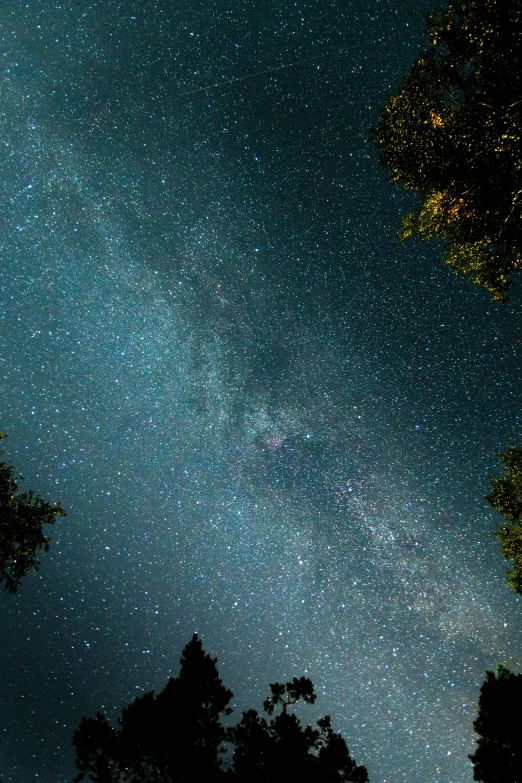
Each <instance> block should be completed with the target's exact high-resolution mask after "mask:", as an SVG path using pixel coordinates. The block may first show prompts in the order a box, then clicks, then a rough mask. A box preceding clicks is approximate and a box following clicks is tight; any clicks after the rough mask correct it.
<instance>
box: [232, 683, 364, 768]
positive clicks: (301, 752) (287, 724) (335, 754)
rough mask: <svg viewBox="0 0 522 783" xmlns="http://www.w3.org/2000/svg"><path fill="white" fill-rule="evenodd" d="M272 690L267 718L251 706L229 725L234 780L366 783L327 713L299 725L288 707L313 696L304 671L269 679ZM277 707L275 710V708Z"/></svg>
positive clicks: (265, 704) (266, 707)
mask: <svg viewBox="0 0 522 783" xmlns="http://www.w3.org/2000/svg"><path fill="white" fill-rule="evenodd" d="M270 690H271V692H272V695H271V696H269V697H268V698H267V699H266V700H265V702H264V704H263V706H264V709H265V712H267V713H268V715H270V716H271V715H274V713H275V716H274V717H273V718H272V719H271V720H270V721H269V722H268V721H267V720H266V719H265V718H263V717H260V716H259V714H258V713H257V712H256V711H255V710H249V711H248V712H244V713H243V717H242V720H241V722H240V723H239V724H238V725H237V726H236V727H235V728H233V729H232V730H231V732H230V736H231V739H232V741H233V742H234V744H235V750H234V754H233V767H232V769H233V773H234V777H235V779H237V780H239V781H245V782H246V781H252V783H269V782H270V783H286V781H288V780H303V781H317V783H334V782H335V781H353V783H366V781H367V780H368V773H367V771H366V768H365V767H363V766H357V765H356V764H355V762H354V761H353V760H352V759H351V757H350V754H349V752H348V748H347V746H346V742H345V741H344V739H343V738H342V737H341V735H340V734H336V733H334V731H333V730H332V727H331V720H330V717H329V716H325V717H324V718H321V719H320V720H319V721H317V726H318V728H313V727H312V726H302V725H301V722H300V721H299V720H298V718H297V717H296V716H295V715H294V714H293V713H290V712H289V711H288V707H289V706H291V705H294V704H296V703H297V702H298V701H299V700H300V699H302V700H303V701H304V702H305V703H306V704H313V703H314V702H315V699H316V695H315V692H314V687H313V684H312V681H311V680H309V679H307V678H306V677H301V678H300V679H297V677H294V679H293V681H292V682H288V683H286V685H282V684H280V683H273V684H271V685H270ZM279 707H280V708H281V711H280V712H279V711H278V708H279Z"/></svg>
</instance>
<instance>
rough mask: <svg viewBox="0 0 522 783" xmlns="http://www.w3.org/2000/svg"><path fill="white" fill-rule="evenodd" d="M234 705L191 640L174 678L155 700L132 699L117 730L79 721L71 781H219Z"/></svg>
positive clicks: (99, 720)
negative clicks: (226, 719) (226, 720)
mask: <svg viewBox="0 0 522 783" xmlns="http://www.w3.org/2000/svg"><path fill="white" fill-rule="evenodd" d="M231 698H232V693H231V691H229V690H227V689H226V688H225V687H224V685H223V683H222V682H221V680H220V679H219V675H218V671H217V668H216V659H215V658H211V657H210V656H209V655H208V654H207V653H205V652H204V651H203V648H202V643H201V640H200V639H198V637H197V635H196V634H195V635H194V637H193V638H192V640H191V641H190V642H189V643H188V644H187V646H186V647H185V649H184V650H183V654H182V656H181V669H180V673H179V677H177V678H175V679H174V678H171V679H170V680H169V681H168V683H167V685H166V687H165V688H164V689H163V690H162V691H161V692H160V693H159V694H158V695H157V696H155V695H154V691H151V692H149V693H145V694H144V695H143V696H140V697H138V698H137V699H135V701H133V702H132V703H131V704H130V705H129V706H128V707H126V708H125V709H124V710H123V711H122V716H121V718H120V719H119V721H118V723H119V727H118V729H113V728H111V726H110V725H109V723H108V721H107V719H106V718H105V716H103V715H101V714H100V713H98V714H97V715H96V718H94V719H93V718H83V719H82V722H81V724H80V726H79V728H78V729H77V730H76V732H75V734H74V738H73V745H74V746H75V747H76V765H77V767H78V769H79V770H80V773H79V775H78V776H77V777H76V778H75V780H76V781H81V780H83V779H84V778H85V777H88V779H89V780H90V781H93V783H114V782H115V781H132V783H171V781H172V782H173V781H180V783H181V781H195V780H205V781H216V780H221V778H222V777H223V774H224V773H223V771H222V755H223V752H224V750H225V745H224V744H223V743H224V741H225V739H226V730H225V728H224V727H223V726H222V724H221V722H220V716H221V715H228V714H230V712H231V710H230V709H229V708H228V703H229V701H230V699H231Z"/></svg>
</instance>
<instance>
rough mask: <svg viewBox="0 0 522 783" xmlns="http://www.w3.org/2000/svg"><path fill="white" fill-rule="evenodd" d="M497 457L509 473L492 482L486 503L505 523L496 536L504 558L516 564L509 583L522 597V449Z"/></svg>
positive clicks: (510, 574)
mask: <svg viewBox="0 0 522 783" xmlns="http://www.w3.org/2000/svg"><path fill="white" fill-rule="evenodd" d="M498 456H499V457H500V459H501V460H502V464H503V466H504V468H505V470H506V473H505V475H504V476H501V477H496V478H492V479H491V484H492V486H493V492H491V494H490V495H488V496H487V497H486V501H487V502H488V503H489V505H490V506H492V507H493V508H495V509H497V511H500V513H501V514H502V516H503V517H504V519H505V520H506V524H504V525H501V526H500V527H499V529H498V530H497V531H496V533H495V535H496V536H497V537H498V538H499V539H500V544H501V547H502V554H503V555H504V557H505V558H506V559H508V560H512V561H513V568H512V569H511V570H509V571H508V584H509V585H510V587H512V588H513V590H514V591H515V592H516V593H518V594H519V595H522V449H519V448H518V447H516V446H509V447H508V448H507V449H506V452H505V454H503V453H502V452H500V453H499V454H498Z"/></svg>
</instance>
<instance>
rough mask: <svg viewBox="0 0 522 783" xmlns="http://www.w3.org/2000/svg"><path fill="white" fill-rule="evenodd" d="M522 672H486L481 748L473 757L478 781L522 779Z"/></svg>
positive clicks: (491, 782) (479, 722)
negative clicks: (521, 707) (521, 704)
mask: <svg viewBox="0 0 522 783" xmlns="http://www.w3.org/2000/svg"><path fill="white" fill-rule="evenodd" d="M521 700H522V674H513V673H512V672H510V671H509V669H506V667H505V666H502V665H500V666H499V667H498V671H497V674H496V675H495V674H494V673H493V672H486V680H485V682H484V684H483V685H482V688H481V690H480V699H479V710H478V717H477V719H476V721H475V722H474V723H473V728H474V729H475V731H476V732H477V734H479V735H480V736H479V739H478V741H477V749H476V751H475V753H474V754H473V755H471V756H470V757H469V758H470V759H471V761H472V762H473V766H474V774H473V777H474V779H475V780H482V781H484V783H519V781H520V780H522V743H521V742H520V737H521V736H522V715H521V712H520V703H521Z"/></svg>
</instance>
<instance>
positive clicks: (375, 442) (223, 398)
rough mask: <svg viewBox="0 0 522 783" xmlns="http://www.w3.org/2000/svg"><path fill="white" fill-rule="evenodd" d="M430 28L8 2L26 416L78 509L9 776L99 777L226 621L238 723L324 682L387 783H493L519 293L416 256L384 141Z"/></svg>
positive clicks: (11, 347)
mask: <svg viewBox="0 0 522 783" xmlns="http://www.w3.org/2000/svg"><path fill="white" fill-rule="evenodd" d="M429 7H430V4H429V3H427V2H423V3H420V4H419V3H411V2H408V3H405V2H398V0H393V2H392V0H389V2H384V1H383V2H378V1H377V0H371V2H365V3H362V2H345V3H341V2H327V3H311V2H282V0H280V1H279V2H258V3H255V4H254V3H250V4H241V3H226V2H216V3H214V4H211V3H209V2H208V1H207V2H201V3H193V2H190V0H189V2H186V3H183V4H179V5H177V4H175V3H172V2H166V0H158V2H151V1H148V2H141V0H140V1H139V2H113V1H112V0H104V2H99V3H91V4H87V3H75V4H73V6H72V7H71V6H68V5H58V4H55V3H51V2H45V1H42V2H34V3H27V4H26V3H20V2H13V0H7V1H6V2H4V3H3V4H2V11H1V13H0V26H1V27H0V30H1V38H2V50H1V51H2V62H1V64H2V69H3V72H2V85H3V86H2V93H1V95H2V97H1V101H2V104H1V109H0V115H1V117H2V124H3V131H2V135H1V137H0V139H1V144H0V155H1V172H2V176H1V177H0V191H1V199H2V209H1V210H0V237H1V243H0V254H1V258H2V264H1V271H0V275H1V291H2V294H1V296H2V305H3V306H2V308H1V311H0V317H1V319H2V322H1V326H0V347H1V353H0V359H1V361H0V369H1V373H0V375H1V379H2V400H3V406H2V421H1V429H2V430H3V431H6V432H8V433H9V438H8V440H7V441H6V443H5V452H6V455H7V457H8V459H9V460H10V461H11V462H13V463H14V464H15V465H16V466H17V468H19V469H20V470H21V471H22V473H23V475H24V477H25V479H26V481H25V485H26V487H28V488H29V487H30V488H33V489H34V490H35V491H37V492H38V493H39V494H41V495H43V496H45V497H46V498H49V499H52V500H59V501H60V502H61V503H62V504H63V506H64V507H65V509H66V510H67V512H68V516H67V518H66V519H65V520H63V521H61V522H60V523H59V525H58V526H57V529H56V530H55V531H54V536H53V537H54V539H55V540H54V541H53V544H52V548H51V550H50V552H49V554H48V555H46V556H45V557H44V558H43V559H42V566H41V570H40V572H39V573H38V574H37V575H34V574H33V575H30V576H28V577H27V578H26V580H25V582H24V584H23V586H22V588H21V589H20V591H19V594H18V595H17V596H16V597H12V596H9V595H7V594H5V595H2V596H0V599H1V600H0V612H1V613H2V617H1V620H0V622H1V627H2V645H1V647H0V671H1V672H2V677H1V678H0V713H1V717H0V727H1V730H2V733H1V734H0V738H1V739H0V779H1V780H2V781H3V782H4V783H21V781H23V783H29V781H33V780H34V781H36V780H38V781H41V782H42V783H57V782H58V781H59V782H60V783H64V782H65V781H71V780H72V778H73V776H74V767H73V757H72V751H71V747H70V742H71V738H72V733H73V731H74V729H75V727H76V726H77V724H78V723H79V721H80V719H81V717H82V715H84V714H87V715H94V713H95V712H96V711H97V710H100V711H105V712H106V713H107V715H108V716H109V717H110V718H111V719H114V718H115V716H116V714H117V713H118V712H119V710H120V709H121V708H122V707H123V706H124V705H126V704H127V703H128V702H129V700H131V699H132V698H133V697H134V696H135V695H138V694H140V693H142V692H143V690H148V689H151V688H155V689H157V690H159V689H161V688H163V687H164V685H165V683H166V680H167V678H168V677H169V676H170V675H172V674H176V673H177V671H178V659H179V655H180V653H181V650H182V648H183V646H184V645H185V644H186V642H187V641H188V640H189V638H190V636H191V634H192V633H193V632H194V631H197V632H198V633H199V634H200V635H201V636H202V638H203V643H204V646H205V648H206V649H207V650H208V651H209V652H211V653H212V654H213V655H217V656H218V665H219V669H220V673H221V675H222V677H223V680H224V681H225V683H226V684H227V686H229V687H230V688H231V689H232V690H233V691H234V694H235V699H234V701H235V704H236V705H237V717H238V718H239V717H240V710H241V709H244V708H246V707H256V708H260V707H261V702H262V699H263V698H264V697H265V695H266V691H267V688H268V683H269V682H274V681H275V680H279V681H280V680H281V679H285V678H287V677H293V676H301V675H303V674H307V675H308V676H310V677H311V678H312V680H313V681H314V683H315V685H316V689H317V691H318V693H319V698H318V701H317V704H316V706H315V707H314V708H313V709H312V708H311V709H310V712H309V714H307V719H308V720H310V721H312V720H315V718H316V717H318V716H319V715H323V714H325V713H328V714H331V716H332V719H333V725H334V728H335V729H336V730H339V731H341V732H342V733H343V735H344V736H345V738H346V739H347V742H348V745H349V748H350V751H351V752H352V755H353V756H354V757H355V758H356V760H357V762H358V763H360V764H365V765H366V766H367V767H368V770H369V774H370V780H371V781H372V783H398V782H399V781H401V782H404V783H416V782H417V781H419V780H424V779H426V780H440V781H441V783H442V782H443V783H471V780H472V768H471V764H470V763H469V762H468V760H467V754H468V753H470V752H472V750H473V748H474V738H473V732H472V727H471V724H472V721H473V718H474V715H475V711H476V703H475V702H476V699H477V697H478V691H479V687H480V684H481V682H482V679H483V672H484V670H485V669H486V668H492V667H494V666H495V665H496V663H497V662H500V661H501V662H503V663H505V664H507V665H508V666H511V667H512V668H513V669H515V670H518V669H519V667H520V665H521V661H520V649H521V641H522V638H521V636H522V635H521V632H520V629H521V623H520V610H519V607H518V602H517V599H516V596H515V595H514V594H512V593H511V592H510V591H508V589H507V588H506V587H505V564H504V562H503V561H502V559H501V557H500V554H499V548H498V544H497V542H495V540H494V539H493V538H492V537H491V533H492V531H493V530H494V529H495V526H496V524H497V520H496V519H495V517H494V516H493V514H492V513H490V511H489V510H488V509H487V508H486V506H485V504H484V502H483V500H482V498H483V497H484V495H485V494H487V492H488V489H489V483H488V476H489V475H490V474H491V473H493V472H495V471H496V470H497V469H498V465H497V461H496V457H495V454H496V452H497V451H499V449H501V448H504V447H505V446H507V445H509V444H521V443H522V434H521V432H520V418H519V416H520V410H521V402H522V400H521V396H522V389H521V386H520V382H519V378H520V376H521V369H522V368H521V358H520V352H521V347H520V334H521V330H520V328H521V323H520V321H521V319H520V294H519V290H518V288H516V290H515V291H514V294H513V298H512V301H511V303H510V304H508V305H506V306H502V307H500V306H498V305H496V304H493V303H492V302H491V301H490V300H489V298H488V295H487V294H486V293H485V292H483V291H480V290H478V289H475V288H473V286H472V285H471V284H470V283H469V282H468V281H467V280H463V279H458V278H455V277H454V276H453V275H452V274H451V273H450V271H449V270H448V269H447V268H446V267H444V265H443V263H442V262H441V260H440V253H439V249H438V248H437V247H436V246H426V245H421V244H419V243H416V242H411V243H409V244H406V245H399V244H398V243H397V242H396V239H395V238H396V235H397V233H398V231H399V228H400V212H401V210H404V209H406V208H407V205H408V203H412V202H411V201H410V200H409V199H408V198H407V197H406V196H405V195H404V194H402V193H401V192H400V191H396V190H394V189H393V188H392V187H391V185H389V184H388V183H387V182H386V180H385V176H384V172H383V171H382V170H381V169H380V168H379V166H378V163H377V160H376V155H375V152H374V151H373V149H372V147H371V145H370V144H368V143H367V141H366V139H367V138H368V135H369V129H370V127H371V126H372V125H373V124H375V122H376V121H377V117H378V112H379V109H380V107H381V106H382V105H383V103H384V102H385V100H386V98H387V96H388V95H389V94H390V92H391V91H392V90H395V89H396V88H397V86H398V84H399V82H400V78H401V75H403V74H405V73H407V72H408V70H409V68H410V66H411V63H412V62H413V60H414V58H415V57H416V55H417V53H418V52H419V50H420V48H421V47H422V46H423V45H424V42H423V36H422V29H423V18H422V12H423V11H426V10H428V9H429ZM283 66H284V67H283ZM209 85H210V88H209V89H201V88H204V87H207V86H209Z"/></svg>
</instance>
